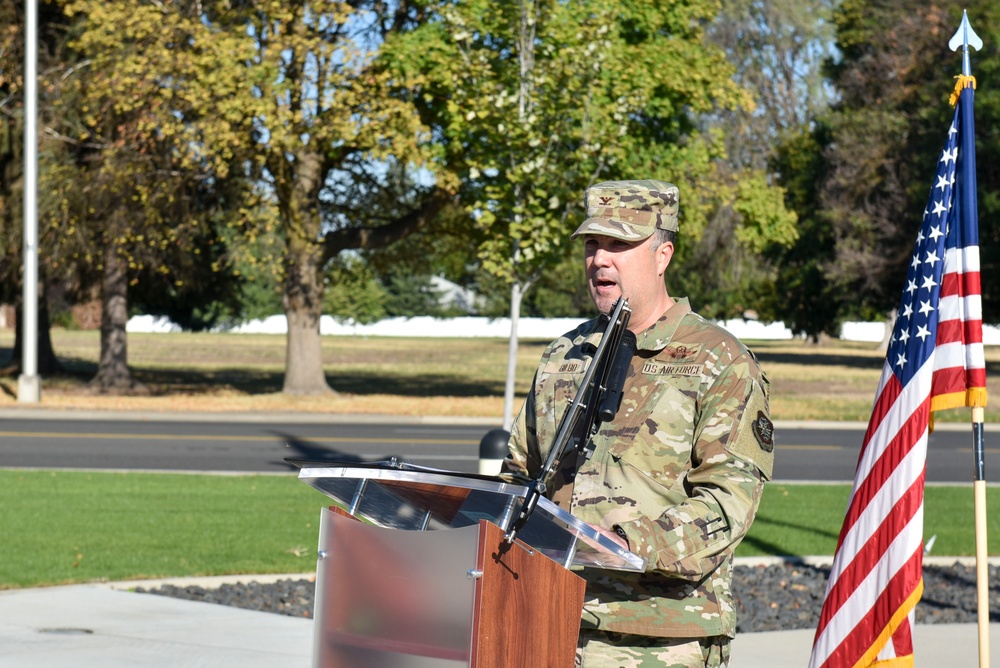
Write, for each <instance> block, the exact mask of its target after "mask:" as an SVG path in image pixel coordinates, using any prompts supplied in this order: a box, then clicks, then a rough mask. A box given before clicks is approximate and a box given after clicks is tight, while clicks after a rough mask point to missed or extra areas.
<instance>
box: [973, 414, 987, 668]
mask: <svg viewBox="0 0 1000 668" xmlns="http://www.w3.org/2000/svg"><path fill="white" fill-rule="evenodd" d="M984 412H985V411H984V409H983V408H982V407H979V406H977V407H974V408H973V409H972V440H973V452H974V455H973V456H974V459H975V467H976V470H975V477H974V479H973V481H972V491H973V494H974V496H975V504H976V509H975V517H976V599H977V601H976V603H977V605H976V614H977V616H978V622H979V666H980V668H989V665H990V572H989V563H988V561H989V553H988V550H987V545H986V466H985V462H984V461H983V459H984V456H983V450H984V447H983V422H984V420H983V417H984V416H983V413H984Z"/></svg>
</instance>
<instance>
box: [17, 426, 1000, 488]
mask: <svg viewBox="0 0 1000 668" xmlns="http://www.w3.org/2000/svg"><path fill="white" fill-rule="evenodd" d="M24 413H25V411H21V412H7V413H0V467H3V468H12V467H19V468H20V467H23V468H75V469H80V468H83V469H132V470H164V471H250V472H273V473H287V472H291V471H293V469H292V467H290V466H289V465H288V464H287V463H286V462H285V458H301V459H341V460H343V459H347V460H351V459H354V460H357V459H364V460H376V459H384V458H387V457H389V456H392V455H398V456H400V457H402V458H404V459H406V460H408V461H411V462H414V463H416V464H420V465H423V466H431V467H435V468H444V469H451V470H455V471H461V472H473V471H476V470H477V469H478V456H479V455H478V452H479V441H480V439H481V438H482V436H483V434H485V433H486V431H488V430H489V429H492V428H495V427H496V426H497V425H495V424H490V423H489V421H474V422H470V423H465V424H454V423H429V422H412V421H405V420H402V419H393V418H373V419H367V420H364V419H360V418H353V419H350V420H347V419H344V418H336V417H331V416H302V415H299V416H274V417H268V416H246V415H243V416H232V415H231V416H210V415H204V414H198V415H193V414H189V415H184V416H171V418H170V419H165V418H164V417H162V416H156V415H127V414H121V415H112V416H108V415H101V414H94V415H88V416H86V418H85V419H81V418H80V417H79V414H73V413H69V412H67V413H64V414H60V413H42V414H38V415H33V414H29V415H27V416H25V415H24ZM862 428H863V425H838V424H835V423H830V424H821V425H815V424H810V425H803V424H779V425H778V448H779V453H780V454H779V458H778V463H777V468H776V472H775V473H776V480H777V481H802V480H810V481H830V482H843V481H850V480H851V479H853V476H854V467H855V465H856V463H857V457H858V452H859V449H860V444H861V439H862V436H863V431H862ZM998 433H1000V432H994V431H992V429H988V431H987V436H986V444H987V449H986V465H987V469H986V470H987V477H988V478H989V475H990V464H991V461H992V462H996V461H997V459H996V455H997V453H1000V446H997V445H994V447H990V443H991V436H992V437H993V438H994V439H996V436H997V434H998ZM994 443H996V441H995V440H994ZM997 477H1000V474H998V476H997ZM971 478H972V439H971V436H970V434H969V430H968V428H967V427H962V428H960V429H956V426H955V425H940V426H939V429H938V430H936V431H935V432H934V433H933V434H932V435H931V442H930V447H929V452H928V463H927V479H928V481H929V482H939V483H948V482H958V483H965V482H969V481H970V480H971Z"/></svg>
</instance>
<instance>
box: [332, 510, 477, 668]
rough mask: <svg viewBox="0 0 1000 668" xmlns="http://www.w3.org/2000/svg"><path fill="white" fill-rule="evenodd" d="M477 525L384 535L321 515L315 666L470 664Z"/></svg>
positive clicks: (439, 667) (441, 667)
mask: <svg viewBox="0 0 1000 668" xmlns="http://www.w3.org/2000/svg"><path fill="white" fill-rule="evenodd" d="M478 540H479V530H478V527H475V526H469V527H466V528H462V529H455V530H452V531H439V532H435V533H433V534H431V533H425V532H416V531H386V530H385V529H382V528H379V527H375V526H371V525H366V524H364V523H362V522H359V521H357V520H355V519H352V518H350V517H345V516H341V515H338V514H337V513H334V512H331V511H330V510H327V509H323V516H322V518H321V521H320V559H319V561H318V563H317V571H316V603H315V613H314V618H315V628H314V632H313V633H314V647H313V661H314V665H315V666H316V667H317V668H458V667H460V666H468V665H470V655H471V645H470V639H471V638H472V635H473V634H472V623H473V605H474V601H475V579H474V578H473V577H472V576H470V571H471V570H474V569H475V568H476V565H477V547H478Z"/></svg>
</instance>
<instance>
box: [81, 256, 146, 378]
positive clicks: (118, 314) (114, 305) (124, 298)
mask: <svg viewBox="0 0 1000 668" xmlns="http://www.w3.org/2000/svg"><path fill="white" fill-rule="evenodd" d="M101 289H102V294H101V361H100V362H99V364H98V366H97V375H96V376H94V378H93V380H91V381H90V388H91V389H92V390H94V391H96V392H100V393H107V394H117V393H122V394H136V393H142V392H143V391H144V390H145V388H144V387H143V386H142V385H141V384H139V383H138V382H136V380H135V379H134V378H133V377H132V372H131V371H130V370H129V368H128V337H127V335H126V332H125V325H126V324H127V323H128V273H127V266H126V264H125V260H124V258H122V257H121V256H120V255H119V254H118V250H117V248H116V247H115V245H114V244H113V243H108V244H107V245H106V246H105V249H104V275H103V277H102V279H101Z"/></svg>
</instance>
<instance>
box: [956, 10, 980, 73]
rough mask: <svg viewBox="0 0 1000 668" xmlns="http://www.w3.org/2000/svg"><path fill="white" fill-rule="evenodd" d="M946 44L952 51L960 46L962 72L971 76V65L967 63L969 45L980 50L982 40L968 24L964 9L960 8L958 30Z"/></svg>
mask: <svg viewBox="0 0 1000 668" xmlns="http://www.w3.org/2000/svg"><path fill="white" fill-rule="evenodd" d="M948 46H949V47H950V48H951V50H952V51H958V47H962V74H963V75H965V76H967V77H971V76H972V66H971V65H970V64H969V47H970V46H972V47H975V49H976V51H982V50H983V40H981V39H979V35H977V34H976V31H975V30H973V29H972V26H971V25H969V14H968V12H966V11H965V10H964V9H963V10H962V24H961V25H960V26H958V30H957V31H956V32H955V36H954V37H952V38H951V41H949V42H948Z"/></svg>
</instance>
